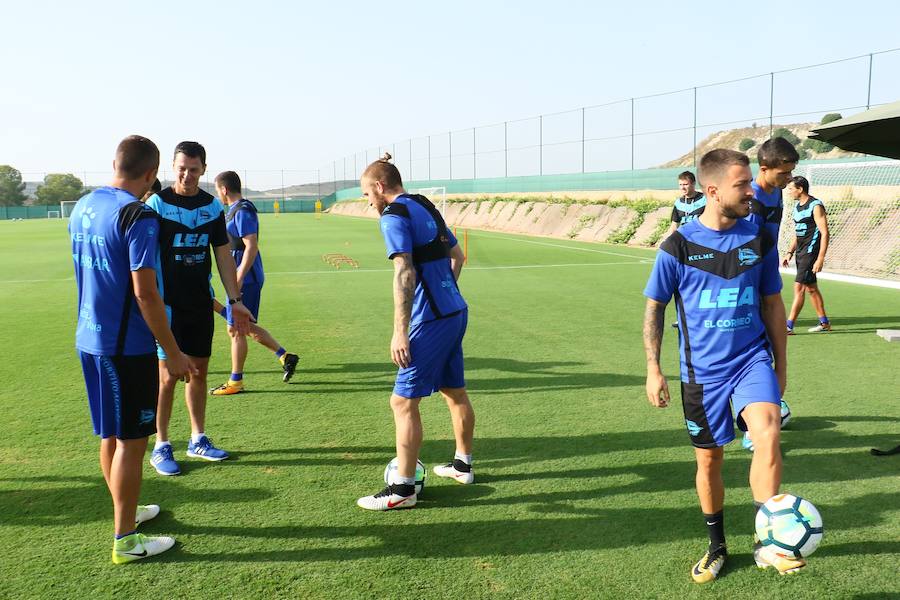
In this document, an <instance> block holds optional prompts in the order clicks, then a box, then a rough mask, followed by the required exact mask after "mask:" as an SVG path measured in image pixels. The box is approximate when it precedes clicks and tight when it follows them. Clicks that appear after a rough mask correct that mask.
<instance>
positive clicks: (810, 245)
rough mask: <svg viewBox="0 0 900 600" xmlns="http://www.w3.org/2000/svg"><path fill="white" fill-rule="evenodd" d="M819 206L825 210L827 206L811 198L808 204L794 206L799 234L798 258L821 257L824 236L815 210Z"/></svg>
mask: <svg viewBox="0 0 900 600" xmlns="http://www.w3.org/2000/svg"><path fill="white" fill-rule="evenodd" d="M817 206H821V207H822V210H825V205H824V204H822V201H821V200H819V199H818V198H813V197H812V196H810V197H809V200H807V201H806V204H800V203H799V202H798V203H796V204H795V205H794V212H793V214H792V216H793V218H794V233H796V234H797V258H802V257H804V256H806V255H807V254H810V255H812V256H818V255H819V245H820V243H821V241H822V234H821V232H820V231H819V226H818V225H816V219H815V210H816V207H817Z"/></svg>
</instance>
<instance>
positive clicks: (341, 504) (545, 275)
mask: <svg viewBox="0 0 900 600" xmlns="http://www.w3.org/2000/svg"><path fill="white" fill-rule="evenodd" d="M261 219H262V231H263V235H262V254H263V258H264V260H265V265H266V269H267V282H266V287H265V290H264V294H263V306H262V314H261V319H260V320H261V323H262V324H263V325H264V326H266V327H268V328H269V329H270V330H271V331H272V332H273V334H274V335H275V336H276V338H278V339H279V340H280V341H281V342H282V343H283V344H284V345H285V346H286V347H288V348H289V349H291V350H292V351H296V352H298V353H299V354H300V355H301V365H300V369H299V370H298V373H297V376H296V377H295V380H294V381H295V383H294V384H292V385H285V384H283V383H281V381H280V370H279V368H278V365H277V364H276V363H275V361H274V358H273V357H272V355H271V354H269V353H268V352H267V351H265V350H264V349H262V348H261V347H259V346H255V347H253V348H252V349H251V353H250V358H249V361H248V364H247V375H246V384H247V387H248V389H249V390H251V391H252V392H251V393H246V394H243V395H240V396H234V397H229V398H211V399H210V401H209V409H208V427H207V431H208V432H209V433H210V435H211V436H212V437H213V439H214V440H215V441H216V442H217V443H218V444H219V445H220V446H222V447H224V448H226V449H228V450H230V451H231V452H233V455H234V460H230V461H226V462H223V463H216V464H214V463H207V462H202V461H194V460H187V459H184V445H185V441H186V439H187V436H188V434H189V429H188V424H187V416H186V412H185V408H184V405H183V403H182V402H181V401H180V400H178V401H177V403H176V409H175V413H174V416H173V427H172V439H173V441H174V443H175V444H176V456H177V457H180V458H181V459H182V461H181V464H182V469H183V475H182V476H180V477H178V478H170V479H163V478H161V477H159V476H157V475H156V474H155V473H153V472H152V470H151V469H150V468H149V467H148V468H145V482H144V490H143V494H142V499H143V500H144V501H145V502H157V503H159V504H161V505H162V506H163V513H162V514H161V515H160V517H158V518H157V519H156V520H155V521H152V522H150V523H148V524H147V525H146V526H145V527H144V531H145V532H146V533H149V534H166V535H174V536H175V537H176V538H177V539H178V542H179V546H178V547H177V548H176V549H175V550H174V551H171V552H169V553H167V554H166V555H163V556H160V557H158V558H154V559H151V560H148V561H143V562H138V563H135V564H132V565H127V566H114V565H112V564H111V563H110V562H109V551H110V545H111V538H112V531H111V526H112V523H111V520H112V517H111V503H110V499H109V496H108V493H107V492H106V490H105V488H104V486H103V482H102V478H101V476H100V472H99V466H98V464H97V449H98V444H97V441H96V439H95V438H93V437H92V436H91V432H90V423H89V417H88V412H87V403H86V401H85V393H84V386H83V382H82V378H81V372H80V368H79V364H78V360H77V358H76V355H75V352H74V350H73V322H74V317H75V301H74V293H75V289H74V284H73V282H72V280H71V277H72V266H71V258H70V249H69V245H68V240H67V236H66V233H65V226H64V224H63V223H62V222H59V221H49V222H43V221H25V222H9V221H4V222H0V256H3V257H4V260H3V266H2V267H0V300H2V306H3V311H2V313H0V331H2V332H3V340H4V343H3V348H4V350H5V352H6V360H4V361H3V363H2V365H0V377H2V381H3V387H2V391H0V411H2V415H3V425H2V428H0V557H2V558H0V597H3V598H13V597H34V598H76V597H110V596H113V595H114V594H115V595H122V594H129V595H137V594H141V595H144V596H147V595H149V596H153V597H159V598H186V597H189V596H194V597H199V596H202V597H209V598H250V597H260V598H323V597H337V598H343V597H347V598H377V597H381V598H394V597H396V598H408V597H410V596H411V595H413V596H415V597H433V598H477V597H491V598H542V599H543V598H587V597H608V598H657V597H658V598H693V597H697V598H712V597H727V598H788V597H790V598H826V597H828V598H850V597H860V598H862V597H865V598H881V597H886V596H889V595H891V594H897V593H900V578H898V576H897V565H898V558H900V494H898V490H900V475H898V474H900V469H898V464H900V463H898V460H900V458H898V457H885V458H876V457H873V456H870V455H869V453H868V450H869V448H870V447H873V446H879V447H893V446H894V445H896V444H897V443H898V442H900V416H898V411H897V398H898V396H897V390H898V389H900V374H898V373H900V369H898V364H900V345H898V344H889V343H887V342H885V341H883V340H882V339H880V338H878V337H876V336H875V335H874V329H875V328H880V327H890V326H893V327H895V328H900V294H898V292H897V291H896V290H885V289H878V288H870V287H857V286H851V285H848V284H840V283H834V282H828V281H823V282H822V286H821V287H822V290H823V293H824V295H825V301H826V303H827V306H828V309H829V314H830V315H831V316H832V320H833V322H834V325H835V331H834V332H833V333H831V334H827V335H820V336H814V335H806V334H801V335H797V336H796V337H793V338H791V339H790V340H789V353H790V366H789V388H788V393H787V399H788V400H789V402H790V404H791V407H792V409H793V412H794V424H793V427H792V428H791V429H790V430H788V431H785V433H784V436H783V446H784V450H785V467H784V485H783V489H784V490H786V491H790V492H793V493H795V494H799V495H802V496H804V497H807V498H809V499H810V500H812V501H813V502H814V503H815V504H816V505H817V506H818V507H819V509H820V510H821V512H822V515H823V517H824V521H825V527H826V537H825V540H824V542H823V544H822V546H821V547H820V549H819V551H818V552H817V553H816V555H815V556H813V557H812V559H811V561H810V566H809V568H808V569H807V570H806V571H805V572H803V573H800V574H799V575H797V576H794V577H779V576H778V575H776V574H774V573H771V572H759V571H758V570H757V569H756V568H755V567H753V565H752V560H751V557H750V553H749V545H750V527H751V525H750V523H751V505H750V493H749V489H748V485H747V469H748V465H749V460H750V455H749V454H747V453H746V452H744V451H743V450H742V449H741V448H740V447H739V446H738V445H737V444H732V445H730V446H729V447H727V448H726V451H725V453H726V463H725V465H726V466H725V480H726V485H727V489H728V492H727V496H726V514H727V519H726V523H727V526H726V527H727V531H728V532H729V534H730V535H729V541H730V548H731V550H732V555H731V558H730V563H729V566H728V567H727V571H726V575H725V576H724V577H722V578H721V580H720V581H718V582H716V583H715V584H712V585H710V586H707V587H704V588H700V587H698V586H695V585H694V584H692V583H691V582H690V578H689V576H688V570H689V568H690V566H691V564H692V563H693V562H694V561H695V560H697V558H699V555H700V554H701V553H702V551H703V549H704V546H705V543H706V542H705V527H704V525H703V522H702V520H701V518H702V517H701V515H700V511H699V508H698V506H697V500H696V496H695V492H694V489H693V473H694V465H693V452H692V450H691V447H690V446H689V441H688V436H687V434H686V432H685V431H684V426H683V419H682V415H681V410H680V408H679V407H678V406H677V405H676V406H673V407H672V408H670V409H668V410H658V409H653V408H651V407H650V406H649V405H648V403H647V401H646V399H645V398H644V356H643V348H642V344H641V319H642V315H643V306H644V300H643V297H642V296H641V290H642V288H643V285H644V282H645V280H646V277H647V274H648V273H649V270H650V259H652V256H653V253H652V251H647V250H640V249H632V248H621V247H614V246H602V245H597V244H582V243H576V242H571V241H559V240H546V239H535V238H527V237H522V236H512V235H501V234H493V233H484V232H476V231H470V233H469V253H470V256H471V260H470V264H469V266H468V268H467V269H465V270H464V271H463V276H462V279H461V286H462V289H463V293H464V294H465V296H466V298H467V299H468V301H469V303H470V305H471V309H470V319H469V333H468V335H467V337H466V343H465V351H466V357H467V363H466V366H467V375H468V385H469V389H470V392H471V396H472V399H473V403H474V405H475V409H476V412H477V418H478V423H477V430H476V449H475V460H476V469H477V483H476V484H475V485H472V486H465V487H464V486H459V485H455V484H453V483H449V482H444V481H438V480H437V479H436V478H434V477H431V478H429V480H428V485H427V487H426V490H425V492H424V494H423V496H422V499H421V501H420V504H419V505H418V506H417V507H416V508H415V509H413V510H411V511H402V512H398V513H369V512H365V511H362V510H360V509H358V508H357V507H356V506H355V499H356V498H357V497H358V496H361V495H364V494H368V493H371V492H373V491H375V490H377V489H378V488H379V487H380V485H381V472H382V470H383V468H384V465H385V464H386V463H387V462H388V460H390V458H391V457H392V456H393V455H394V451H393V448H392V444H393V429H392V419H391V415H390V412H389V408H388V404H387V400H388V395H389V392H390V389H391V384H392V376H393V368H392V366H391V364H390V361H389V353H388V344H389V341H390V333H391V314H392V300H391V270H390V269H391V265H390V263H389V262H388V261H387V260H386V259H385V258H384V251H383V246H382V243H381V239H380V235H379V231H378V227H377V224H376V223H375V222H374V221H371V220H363V219H352V218H341V217H335V216H330V215H326V216H325V217H324V218H323V219H321V220H318V221H317V220H315V219H314V218H313V217H312V216H308V215H282V216H279V217H277V218H276V217H274V216H273V215H262V216H261ZM460 234H461V232H460ZM331 252H340V253H344V254H346V255H348V256H351V257H352V258H354V259H356V260H358V261H359V263H360V269H359V270H358V271H357V270H347V269H342V270H340V271H336V270H335V269H334V268H332V267H330V266H328V265H326V264H325V263H323V262H322V260H321V255H322V254H325V253H331ZM517 267H522V268H517ZM787 283H788V289H790V285H789V282H787ZM788 293H789V292H786V296H785V298H786V300H787V301H788V302H789V301H790V297H789V296H788V295H787V294H788ZM811 317H812V313H811V312H810V308H807V309H806V312H804V314H803V315H802V318H801V320H800V322H799V324H798V330H801V331H805V329H806V327H808V326H811V325H812V324H813V322H814V319H813V318H811ZM671 320H672V319H671V318H670V321H671ZM671 332H672V330H671V329H669V328H667V329H666V339H665V344H664V346H665V347H664V355H665V365H664V366H665V369H666V373H667V375H668V376H669V377H670V385H671V386H672V388H673V390H675V389H677V375H678V373H677V355H676V348H675V340H674V336H673V335H672V334H671ZM215 344H216V345H215V355H214V357H213V359H212V364H211V371H212V372H213V374H212V375H211V377H210V385H214V384H218V383H220V380H222V379H223V378H224V377H226V373H227V372H228V368H229V365H228V350H227V340H226V338H225V334H224V331H223V328H221V327H219V328H218V330H217V332H216V342H215ZM180 397H181V391H180V390H179V398H180ZM423 419H424V423H425V435H426V441H425V443H424V447H423V450H422V455H421V458H422V459H423V461H425V463H426V464H427V465H429V466H431V465H433V464H436V463H439V462H443V461H445V460H447V459H448V458H449V457H450V455H451V452H452V450H453V443H452V434H451V429H450V424H449V419H448V415H447V409H446V408H445V407H444V406H443V405H442V402H441V401H440V399H439V398H437V397H434V398H432V399H430V400H426V401H424V402H423Z"/></svg>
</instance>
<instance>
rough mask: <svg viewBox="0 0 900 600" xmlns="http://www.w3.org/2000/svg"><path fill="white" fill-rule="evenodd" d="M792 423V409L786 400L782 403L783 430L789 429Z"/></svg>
mask: <svg viewBox="0 0 900 600" xmlns="http://www.w3.org/2000/svg"><path fill="white" fill-rule="evenodd" d="M790 422H791V407H790V406H788V403H787V402H785V401H784V400H782V401H781V428H782V429H784V428H785V427H787V424H788V423H790Z"/></svg>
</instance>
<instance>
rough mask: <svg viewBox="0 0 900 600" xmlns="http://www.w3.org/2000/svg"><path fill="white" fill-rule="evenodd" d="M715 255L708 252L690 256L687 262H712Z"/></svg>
mask: <svg viewBox="0 0 900 600" xmlns="http://www.w3.org/2000/svg"><path fill="white" fill-rule="evenodd" d="M715 256H716V255H715V253H713V252H708V253H706V254H691V255H690V256H688V262H694V261H695V260H712V259H713V258H715Z"/></svg>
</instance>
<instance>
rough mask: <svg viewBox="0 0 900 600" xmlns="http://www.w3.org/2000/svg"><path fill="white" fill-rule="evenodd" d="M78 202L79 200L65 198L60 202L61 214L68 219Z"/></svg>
mask: <svg viewBox="0 0 900 600" xmlns="http://www.w3.org/2000/svg"><path fill="white" fill-rule="evenodd" d="M76 204H78V200H63V201H62V202H60V203H59V215H60V216H61V217H62V218H64V219H68V218H69V217H71V216H72V211H73V210H74V209H75V205H76Z"/></svg>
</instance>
